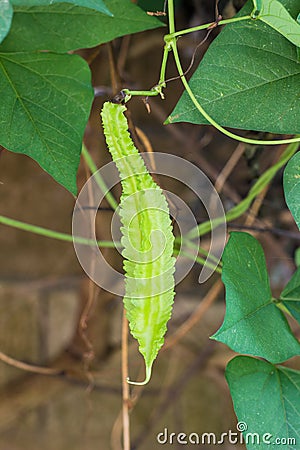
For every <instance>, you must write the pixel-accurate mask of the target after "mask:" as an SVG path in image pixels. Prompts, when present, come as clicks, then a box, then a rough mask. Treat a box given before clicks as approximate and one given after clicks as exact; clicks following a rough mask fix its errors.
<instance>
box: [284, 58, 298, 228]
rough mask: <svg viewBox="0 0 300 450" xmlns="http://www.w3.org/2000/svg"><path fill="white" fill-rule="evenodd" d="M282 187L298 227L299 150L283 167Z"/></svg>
mask: <svg viewBox="0 0 300 450" xmlns="http://www.w3.org/2000/svg"><path fill="white" fill-rule="evenodd" d="M299 65H300V64H299ZM283 188H284V195H285V200H286V203H287V205H288V207H289V210H290V211H291V213H292V214H293V217H294V219H295V221H296V224H297V225H298V228H299V229H300V152H298V153H296V155H294V156H293V157H292V158H291V159H290V161H289V162H288V164H287V166H286V168H285V171H284V175H283Z"/></svg>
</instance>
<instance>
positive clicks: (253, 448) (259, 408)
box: [226, 356, 300, 450]
mask: <svg viewBox="0 0 300 450" xmlns="http://www.w3.org/2000/svg"><path fill="white" fill-rule="evenodd" d="M226 379H227V382H228V384H229V388H230V393H231V396H232V400H233V404H234V409H235V412H236V415H237V417H238V420H239V423H238V426H237V428H238V429H239V430H245V431H244V433H243V435H244V441H245V444H246V447H247V449H248V450H257V449H261V450H267V449H275V448H277V449H279V448H280V449H286V450H296V449H297V448H299V442H300V373H299V372H298V371H296V370H291V369H288V368H287V367H282V366H278V367H275V366H273V364H269V363H268V362H265V361H260V360H258V359H254V358H249V357H248V356H237V357H236V358H234V359H232V360H231V361H230V362H229V364H228V365H227V368H226Z"/></svg>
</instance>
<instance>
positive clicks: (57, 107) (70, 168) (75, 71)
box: [0, 53, 93, 194]
mask: <svg viewBox="0 0 300 450" xmlns="http://www.w3.org/2000/svg"><path fill="white" fill-rule="evenodd" d="M90 78H91V75H90V71H89V68H88V65H87V64H86V62H85V61H84V60H83V59H82V58H80V57H79V56H77V55H55V54H51V53H35V54H29V53H12V54H9V53H6V54H1V53H0V86H1V102H0V144H1V145H3V147H5V148H7V149H8V150H11V151H13V152H17V153H24V154H26V155H28V156H30V157H31V158H33V159H35V160H36V161H37V162H38V163H39V164H40V166H41V167H42V168H43V169H44V170H46V171H47V172H48V173H49V174H50V175H51V176H52V177H53V178H54V179H55V180H56V181H58V182H59V183H61V184H62V185H63V186H65V187H66V188H67V189H68V190H70V191H71V192H72V193H73V194H76V193H77V188H76V172H77V168H78V164H79V158H80V153H81V143H82V137H83V132H84V129H85V126H86V123H87V120H88V117H89V112H90V108H91V104H92V101H93V90H92V87H91V80H90Z"/></svg>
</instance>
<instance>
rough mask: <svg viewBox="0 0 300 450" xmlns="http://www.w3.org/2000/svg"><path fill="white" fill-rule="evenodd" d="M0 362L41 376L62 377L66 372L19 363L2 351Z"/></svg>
mask: <svg viewBox="0 0 300 450" xmlns="http://www.w3.org/2000/svg"><path fill="white" fill-rule="evenodd" d="M0 360H1V361H2V362H4V363H5V364H8V365H9V366H13V367H16V368H17V369H20V370H25V371H26V372H32V373H39V374H41V375H62V374H64V370H62V369H54V368H51V367H41V366H35V365H32V364H27V363H24V362H22V361H18V360H17V359H14V358H11V357H10V356H7V355H6V354H5V353H3V352H1V351H0Z"/></svg>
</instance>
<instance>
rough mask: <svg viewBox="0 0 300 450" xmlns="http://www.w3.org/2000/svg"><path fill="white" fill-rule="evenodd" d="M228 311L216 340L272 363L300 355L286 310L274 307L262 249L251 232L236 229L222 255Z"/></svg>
mask: <svg viewBox="0 0 300 450" xmlns="http://www.w3.org/2000/svg"><path fill="white" fill-rule="evenodd" d="M222 280H223V283H224V284H225V288H226V314H225V318H224V322H223V324H222V326H221V328H220V329H219V330H218V331H217V333H216V334H215V335H214V336H212V337H213V338H214V339H216V340H218V341H220V342H224V344H227V345H228V346H229V347H230V348H232V349H233V350H234V351H236V352H238V353H245V354H248V355H249V354H250V355H254V356H261V357H262V358H265V359H267V360H269V361H271V362H273V363H278V362H282V361H285V360H286V359H288V358H291V357H292V356H295V355H299V354H300V344H299V343H298V341H297V340H296V339H295V337H294V336H293V334H292V332H291V330H290V327H289V325H288V323H287V321H286V319H285V317H284V315H283V313H282V312H281V311H280V310H279V309H278V308H277V307H276V306H275V304H274V302H273V300H272V293H271V290H270V285H269V278H268V273H267V268H266V262H265V257H264V253H263V249H262V247H261V245H260V244H259V242H258V241H257V240H256V239H255V238H254V237H253V236H251V235H250V234H248V233H241V232H233V233H231V235H230V239H229V241H228V243H227V245H226V247H225V250H224V254H223V268H222Z"/></svg>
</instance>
